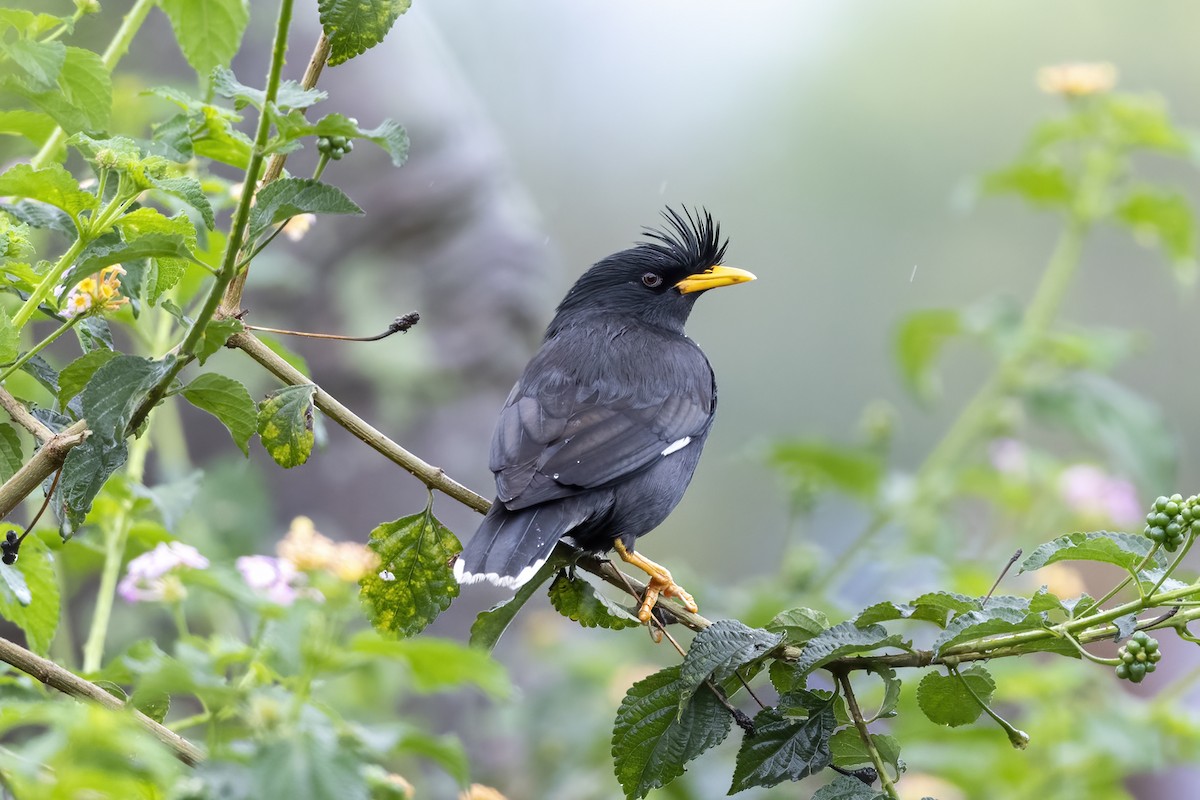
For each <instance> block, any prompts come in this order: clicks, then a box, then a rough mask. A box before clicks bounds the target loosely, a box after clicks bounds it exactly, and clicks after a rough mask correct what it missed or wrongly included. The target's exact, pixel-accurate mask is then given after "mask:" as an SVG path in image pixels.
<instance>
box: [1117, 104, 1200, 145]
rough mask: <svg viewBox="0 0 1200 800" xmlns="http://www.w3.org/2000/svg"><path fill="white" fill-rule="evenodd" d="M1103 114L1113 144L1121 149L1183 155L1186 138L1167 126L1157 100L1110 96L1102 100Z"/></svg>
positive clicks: (1166, 117) (1167, 119)
mask: <svg viewBox="0 0 1200 800" xmlns="http://www.w3.org/2000/svg"><path fill="white" fill-rule="evenodd" d="M1104 111H1106V112H1107V115H1108V120H1107V121H1109V122H1111V124H1112V126H1113V128H1115V131H1110V135H1111V134H1112V133H1115V134H1116V138H1117V140H1118V141H1119V142H1120V143H1121V144H1122V145H1124V146H1125V147H1141V148H1146V149H1148V150H1157V151H1160V152H1164V153H1172V154H1181V153H1186V152H1187V150H1188V147H1189V142H1188V140H1187V138H1186V137H1185V136H1184V135H1183V134H1182V133H1180V131H1179V130H1178V129H1176V128H1175V126H1174V125H1173V124H1172V123H1171V118H1170V115H1169V114H1168V113H1167V107H1166V104H1165V103H1164V102H1163V99H1162V98H1161V97H1155V96H1152V95H1150V96H1147V95H1131V94H1114V95H1109V96H1108V97H1106V98H1105V103H1104Z"/></svg>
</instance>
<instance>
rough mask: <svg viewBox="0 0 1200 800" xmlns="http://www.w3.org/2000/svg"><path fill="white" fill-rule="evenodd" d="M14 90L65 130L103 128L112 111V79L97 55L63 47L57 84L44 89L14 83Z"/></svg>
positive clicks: (88, 51)
mask: <svg viewBox="0 0 1200 800" xmlns="http://www.w3.org/2000/svg"><path fill="white" fill-rule="evenodd" d="M13 89H14V90H15V91H16V92H17V93H19V94H22V95H24V96H25V97H26V98H27V99H28V100H29V101H30V102H31V103H33V104H34V105H35V106H37V107H38V108H40V109H41V110H42V111H44V112H46V113H47V114H49V115H50V116H51V117H53V118H54V121H55V122H57V123H58V124H59V125H60V126H62V128H63V130H65V131H66V132H67V133H75V132H76V131H91V130H103V129H104V128H107V127H108V119H109V115H110V113H111V111H112V80H111V79H110V78H109V76H108V70H107V69H106V68H105V66H104V62H103V61H102V60H101V58H100V56H98V55H96V54H95V53H93V52H92V51H90V50H84V49H83V48H82V47H68V48H66V56H65V58H64V59H63V63H62V68H61V69H60V70H59V73H58V79H57V85H56V86H55V87H53V88H51V89H49V90H47V91H41V92H39V91H37V90H35V89H34V88H33V87H28V86H23V85H21V84H20V83H17V84H16V85H14V86H13Z"/></svg>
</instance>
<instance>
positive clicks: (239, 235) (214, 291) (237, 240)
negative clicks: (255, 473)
mask: <svg viewBox="0 0 1200 800" xmlns="http://www.w3.org/2000/svg"><path fill="white" fill-rule="evenodd" d="M293 2H294V0H280V3H279V18H278V20H277V21H276V24H275V42H274V44H273V45H272V49H271V69H270V72H269V73H268V74H267V91H266V102H267V103H273V102H275V98H276V96H277V95H278V94H279V83H280V76H281V75H282V74H283V59H284V55H285V54H286V53H287V37H288V28H289V27H290V26H291V22H292V5H293ZM270 134H271V120H270V118H269V117H268V116H267V114H266V113H263V114H260V115H259V118H258V130H257V132H256V133H255V137H254V149H253V150H251V152H250V163H249V164H247V166H246V177H245V180H244V181H243V183H242V186H243V187H244V188H243V190H242V196H241V197H240V198H239V199H238V204H237V208H236V209H235V210H234V212H233V223H232V226H231V227H230V230H229V238H228V240H227V241H226V243H225V254H224V256H223V258H222V261H221V271H220V272H219V273H218V274H217V276H216V280H214V281H213V284H212V286H211V287H210V288H209V292H208V296H207V297H206V298H205V300H204V305H203V306H201V308H200V311H199V312H198V313H197V314H196V319H195V321H194V322H193V323H192V327H191V328H189V329H188V332H187V335H186V336H185V337H184V339H183V343H182V344H181V345H180V346H179V353H178V357H177V358H176V359H175V363H174V365H173V366H172V367H171V368H170V369H169V370H167V373H166V374H165V375H164V376H163V377H162V380H160V381H159V382H158V383H157V384H156V385H155V386H154V388H153V389H151V390H150V392H149V393H148V394H147V396H146V399H145V400H143V401H142V403H141V405H139V406H138V408H137V410H136V411H135V412H134V414H133V416H132V418H131V419H130V422H129V428H128V429H129V430H136V429H137V427H138V426H139V425H141V424H142V422H143V421H144V420H145V419H146V415H147V414H149V413H150V409H152V408H154V406H155V405H157V404H158V402H159V401H160V400H162V398H163V396H164V395H165V393H166V391H167V387H169V386H170V385H171V382H172V381H174V380H175V378H176V376H178V375H179V373H180V372H182V371H183V368H184V367H186V366H187V365H188V364H189V363H191V360H192V357H193V356H194V355H195V352H196V347H197V345H199V343H200V340H201V338H202V337H203V336H204V329H205V328H206V327H208V323H209V322H210V321H212V318H213V316H214V315H215V314H216V313H217V308H218V307H219V306H220V304H221V298H222V297H223V296H224V294H225V288H226V287H227V286H229V283H230V282H231V281H232V280H233V278H234V276H235V275H237V265H238V253H239V251H240V250H241V248H242V243H243V241H244V240H245V236H246V226H247V223H248V222H249V219H250V206H251V204H252V203H253V201H254V195H255V194H256V190H257V186H258V175H259V170H261V168H262V164H263V150H264V149H265V148H266V146H267V140H268V139H269V138H270Z"/></svg>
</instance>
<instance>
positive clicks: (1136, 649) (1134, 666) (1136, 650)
mask: <svg viewBox="0 0 1200 800" xmlns="http://www.w3.org/2000/svg"><path fill="white" fill-rule="evenodd" d="M1117 657H1118V658H1120V659H1121V663H1120V664H1119V665H1117V677H1118V678H1120V679H1121V680H1123V681H1132V682H1133V683H1141V682H1142V678H1144V677H1146V676H1147V675H1148V674H1150V673H1151V672H1154V670H1156V669H1157V668H1158V667H1157V666H1156V665H1157V664H1158V662H1159V661H1162V653H1160V652H1158V642H1157V641H1156V640H1155V639H1153V638H1151V637H1150V635H1149V634H1147V633H1146V632H1145V631H1138V632H1137V633H1135V634H1133V636H1130V637H1129V641H1128V642H1126V643H1125V644H1123V645H1121V649H1120V650H1118V651H1117Z"/></svg>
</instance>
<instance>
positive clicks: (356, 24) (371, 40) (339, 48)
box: [317, 0, 412, 67]
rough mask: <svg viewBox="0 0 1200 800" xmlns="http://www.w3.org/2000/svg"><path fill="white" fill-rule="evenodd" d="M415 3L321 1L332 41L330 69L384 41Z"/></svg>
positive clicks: (398, 0)
mask: <svg viewBox="0 0 1200 800" xmlns="http://www.w3.org/2000/svg"><path fill="white" fill-rule="evenodd" d="M411 3H412V0H377V2H373V3H362V2H358V0H318V2H317V10H318V11H319V13H320V15H321V27H322V28H323V29H324V30H325V35H326V36H328V37H329V44H330V49H329V66H331V67H336V66H337V65H338V64H342V63H344V62H346V61H349V60H350V59H352V58H354V57H355V56H357V55H359V54H360V53H363V52H365V51H367V50H369V49H371V48H372V47H374V46H375V45H377V44H379V43H380V42H382V41H383V37H385V36H387V33H388V31H390V30H391V29H392V25H394V24H395V23H396V20H397V19H399V17H400V15H401V14H403V13H404V12H405V11H407V10H408V7H409V5H411Z"/></svg>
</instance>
